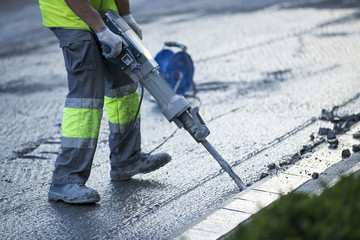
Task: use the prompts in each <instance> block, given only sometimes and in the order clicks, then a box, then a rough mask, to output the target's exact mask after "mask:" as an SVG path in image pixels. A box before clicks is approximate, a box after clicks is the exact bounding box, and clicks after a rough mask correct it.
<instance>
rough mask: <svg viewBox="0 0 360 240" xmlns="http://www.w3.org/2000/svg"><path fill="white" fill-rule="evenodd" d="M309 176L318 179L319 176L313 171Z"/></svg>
mask: <svg viewBox="0 0 360 240" xmlns="http://www.w3.org/2000/svg"><path fill="white" fill-rule="evenodd" d="M311 177H312V178H313V179H318V178H319V173H317V172H314V173H313V174H312V175H311Z"/></svg>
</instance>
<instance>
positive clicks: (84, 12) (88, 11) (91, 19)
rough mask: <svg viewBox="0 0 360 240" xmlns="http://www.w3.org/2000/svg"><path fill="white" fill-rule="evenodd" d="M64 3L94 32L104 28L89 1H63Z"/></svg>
mask: <svg viewBox="0 0 360 240" xmlns="http://www.w3.org/2000/svg"><path fill="white" fill-rule="evenodd" d="M65 2H66V4H67V5H68V7H69V8H70V9H71V10H72V11H73V12H74V13H75V14H76V15H78V16H79V17H80V18H81V19H82V20H83V21H84V22H85V23H86V24H87V25H88V26H89V27H90V28H91V29H92V30H94V31H95V32H98V31H100V30H102V29H104V28H105V27H106V26H105V23H104V22H103V20H102V19H101V16H100V14H99V13H98V11H96V10H95V8H94V7H93V6H92V5H91V3H90V1H89V0H65Z"/></svg>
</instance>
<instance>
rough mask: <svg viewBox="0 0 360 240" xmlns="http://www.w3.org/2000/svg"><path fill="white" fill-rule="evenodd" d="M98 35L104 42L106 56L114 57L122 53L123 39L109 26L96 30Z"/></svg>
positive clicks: (103, 47)
mask: <svg viewBox="0 0 360 240" xmlns="http://www.w3.org/2000/svg"><path fill="white" fill-rule="evenodd" d="M96 36H97V37H98V39H99V41H100V42H101V44H102V50H103V52H102V54H103V55H104V56H105V57H106V58H114V57H116V56H117V55H119V54H120V53H121V50H122V45H123V40H122V38H121V37H120V36H119V35H116V34H115V33H113V32H112V31H110V29H109V28H107V27H106V28H104V29H102V30H100V31H98V32H96Z"/></svg>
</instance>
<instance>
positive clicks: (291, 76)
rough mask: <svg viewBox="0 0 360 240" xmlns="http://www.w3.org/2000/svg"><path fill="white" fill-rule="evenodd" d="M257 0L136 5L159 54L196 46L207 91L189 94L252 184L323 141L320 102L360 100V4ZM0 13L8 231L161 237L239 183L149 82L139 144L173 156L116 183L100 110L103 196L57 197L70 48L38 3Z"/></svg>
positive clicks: (198, 74)
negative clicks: (166, 48)
mask: <svg viewBox="0 0 360 240" xmlns="http://www.w3.org/2000/svg"><path fill="white" fill-rule="evenodd" d="M249 2H250V1H242V0H241V1H236V0H224V1H221V3H220V2H219V1H208V0H207V1H205V0H196V1H190V0H186V1H182V2H181V3H179V1H173V0H167V1H165V0H155V1H151V4H149V1H145V0H134V1H132V2H131V3H132V9H133V15H134V17H135V18H136V19H138V21H139V23H140V24H141V27H142V29H143V33H144V40H143V41H144V44H145V45H146V46H147V47H148V48H149V50H150V52H151V53H152V54H153V55H155V54H156V53H157V52H159V51H160V50H161V49H162V48H163V43H164V42H165V41H178V42H180V43H183V44H185V45H186V46H187V47H188V52H189V54H190V55H191V57H192V59H193V61H194V65H195V73H194V81H195V83H196V86H197V88H198V90H199V91H198V93H197V98H189V99H188V101H189V102H190V103H191V104H192V105H193V106H197V105H199V106H200V114H201V115H202V117H203V119H204V120H205V122H206V123H207V126H208V127H209V129H210V131H211V134H210V136H209V137H208V140H209V142H210V143H212V144H213V146H214V147H215V148H216V149H217V150H218V151H219V152H220V154H222V156H223V157H224V159H226V160H227V161H228V162H229V163H230V165H231V166H232V167H233V169H234V171H235V172H236V174H237V175H238V176H240V178H241V179H242V180H243V181H244V182H245V183H246V184H248V185H251V184H253V183H255V182H256V181H258V180H259V179H260V178H261V177H263V176H266V175H267V174H272V172H273V171H274V169H269V167H268V166H269V164H275V165H276V166H277V169H281V166H283V165H284V163H288V162H289V160H294V155H296V154H297V153H299V152H301V151H300V150H301V149H303V146H304V145H308V146H312V148H311V151H316V145H317V144H316V141H320V140H319V139H320V136H319V135H318V130H319V128H320V127H329V128H331V127H333V123H332V122H331V121H328V120H324V118H323V117H321V116H323V115H322V113H324V111H323V110H326V111H332V110H334V113H335V114H337V115H339V116H349V115H352V114H358V113H359V112H360V109H359V106H360V97H359V96H360V88H359V87H358V86H359V79H360V70H359V62H360V54H359V52H360V11H359V6H360V3H359V1H355V0H344V1H340V0H333V1H306V0H304V1H280V0H279V1H276V0H273V1H264V0H262V1H260V0H257V1H251V3H249ZM0 12H1V15H0V19H1V21H2V23H3V24H2V25H1V27H0V31H1V35H0V43H1V46H2V47H1V48H0V73H1V74H0V102H1V103H0V113H1V118H0V126H1V127H0V140H1V143H2V144H1V152H0V156H1V158H0V187H1V193H0V211H1V212H0V213H1V214H0V221H1V223H2V224H1V225H0V238H1V239H24V238H26V239H166V238H167V237H168V236H169V235H171V234H173V233H174V232H176V231H178V230H179V229H181V228H183V227H184V226H186V225H187V224H189V223H191V222H192V221H194V220H196V219H197V218H198V217H200V216H202V215H203V214H204V213H206V212H208V211H209V210H211V209H213V208H214V207H216V206H217V205H219V204H221V203H222V202H224V201H225V200H227V199H229V198H230V197H231V196H233V195H234V194H236V193H238V191H239V189H238V188H237V186H236V184H235V183H234V182H233V181H232V180H231V178H230V177H229V176H228V175H227V174H226V173H224V172H223V171H222V170H221V168H220V166H219V165H218V164H217V162H216V161H215V160H214V159H213V158H212V157H211V155H209V153H208V152H206V150H205V149H204V148H203V147H202V146H201V145H199V144H197V143H196V142H195V141H194V140H193V139H192V138H191V137H190V136H189V135H188V133H187V132H185V131H183V130H179V129H177V127H176V126H175V125H174V124H173V123H169V122H168V121H167V120H166V119H165V117H163V116H162V114H161V112H160V109H159V107H158V106H157V105H156V103H154V102H153V101H152V99H151V97H150V96H149V95H148V94H146V95H145V100H144V103H143V106H142V138H143V142H142V148H143V150H144V151H146V152H149V151H155V152H158V151H166V152H168V153H170V154H171V155H172V157H173V160H172V161H171V162H170V163H169V164H168V165H166V166H165V167H163V168H161V169H159V170H158V171H156V172H153V173H150V174H146V175H139V176H136V177H134V178H133V179H132V180H130V181H127V182H112V181H111V180H110V176H109V170H110V165H109V160H108V156H109V148H108V139H107V136H108V134H109V130H108V128H107V118H106V112H105V111H104V117H103V120H102V127H101V130H100V137H99V144H98V149H97V152H96V155H95V160H94V164H93V170H92V173H91V176H90V179H89V181H88V186H90V187H92V188H95V189H96V190H98V192H99V193H100V195H101V201H100V202H99V203H98V204H95V205H85V206H72V205H67V204H64V203H54V202H48V200H47V191H48V187H49V184H50V180H51V174H52V170H53V166H54V161H55V159H56V156H57V154H58V153H59V150H60V136H61V118H62V108H63V105H64V99H65V95H66V93H67V81H66V71H65V68H64V63H63V59H62V53H61V50H60V49H59V47H58V43H57V40H56V39H55V37H54V36H53V35H52V34H51V32H50V31H49V30H48V29H46V28H45V27H44V26H42V23H41V15H40V11H39V8H38V5H37V1H19V0H16V1H14V0H12V1H10V0H8V1H5V3H3V7H2V9H1V10H0ZM5 23H6V24H5ZM174 51H176V49H175V50H174ZM310 136H313V138H311V137H310ZM323 144H326V143H323ZM329 151H332V150H331V149H329ZM300 157H301V156H300ZM333 157H334V158H336V157H341V156H339V155H337V154H334V155H333ZM314 164H317V163H314ZM309 174H311V173H309Z"/></svg>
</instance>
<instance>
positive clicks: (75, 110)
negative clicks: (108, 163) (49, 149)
mask: <svg viewBox="0 0 360 240" xmlns="http://www.w3.org/2000/svg"><path fill="white" fill-rule="evenodd" d="M103 105H104V102H103V100H102V99H92V98H67V99H66V102H65V107H64V110H63V114H64V115H63V122H62V136H63V139H62V146H63V147H75V148H83V147H86V148H89V147H90V148H91V147H93V146H94V142H96V141H95V139H96V138H97V137H98V136H99V129H100V123H101V118H102V114H103ZM95 145H96V144H95Z"/></svg>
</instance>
